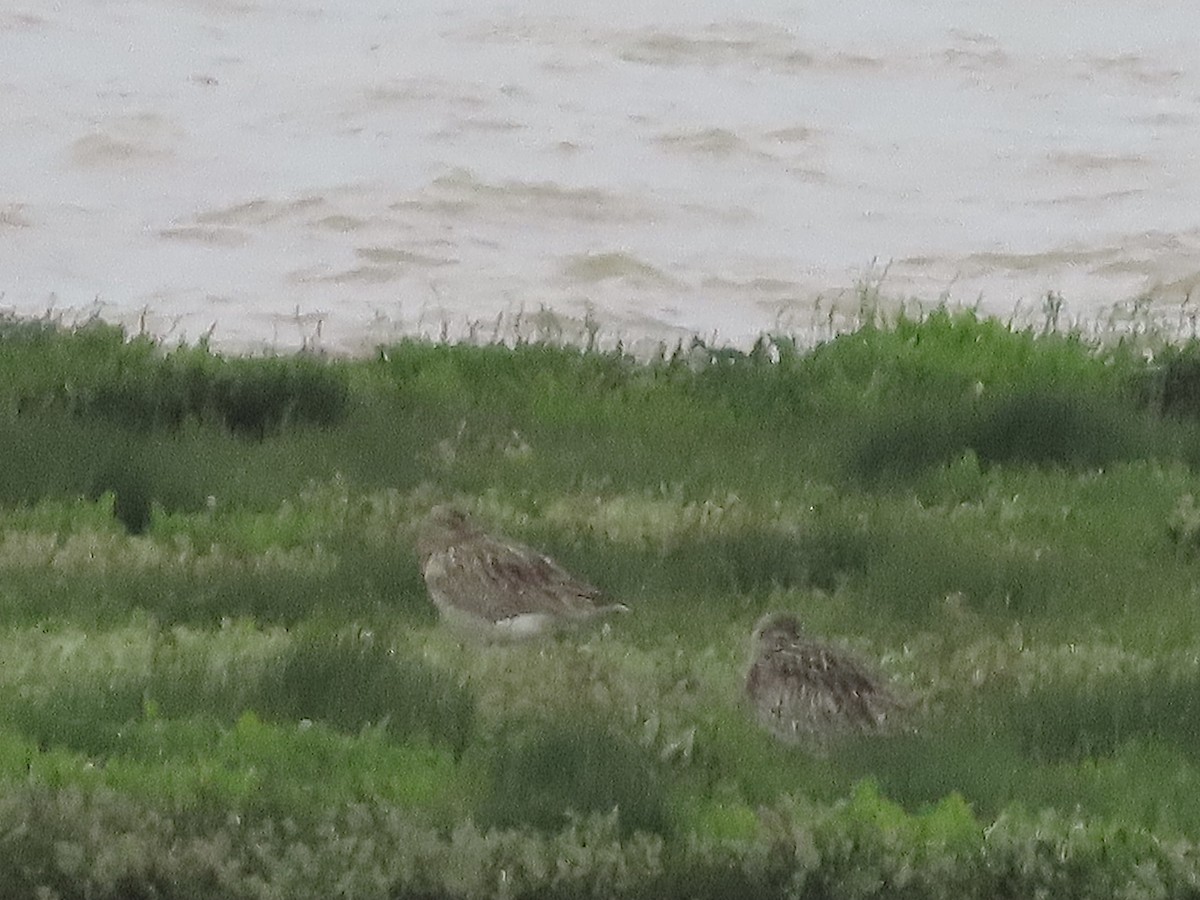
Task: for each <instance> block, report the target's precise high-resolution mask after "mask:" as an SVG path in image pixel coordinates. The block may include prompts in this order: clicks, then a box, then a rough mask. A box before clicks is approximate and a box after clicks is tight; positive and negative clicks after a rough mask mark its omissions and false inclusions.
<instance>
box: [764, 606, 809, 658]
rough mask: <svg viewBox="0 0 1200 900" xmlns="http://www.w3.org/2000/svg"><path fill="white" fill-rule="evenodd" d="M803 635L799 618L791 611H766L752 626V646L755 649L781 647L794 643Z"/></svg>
mask: <svg viewBox="0 0 1200 900" xmlns="http://www.w3.org/2000/svg"><path fill="white" fill-rule="evenodd" d="M803 635H804V629H803V628H801V627H800V620H799V619H798V618H796V616H795V615H793V614H792V613H789V612H776V613H768V614H767V615H765V616H763V617H762V618H761V619H759V620H758V623H757V624H756V625H755V626H754V646H755V649H756V650H775V649H781V648H783V647H787V646H789V645H791V644H794V643H795V642H796V641H798V640H800V639H801V638H802V637H803Z"/></svg>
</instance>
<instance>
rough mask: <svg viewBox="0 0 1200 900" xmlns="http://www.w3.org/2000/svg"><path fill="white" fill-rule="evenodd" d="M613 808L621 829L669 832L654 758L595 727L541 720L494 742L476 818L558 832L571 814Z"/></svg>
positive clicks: (504, 825) (488, 822) (626, 832)
mask: <svg viewBox="0 0 1200 900" xmlns="http://www.w3.org/2000/svg"><path fill="white" fill-rule="evenodd" d="M613 810H616V813H617V816H618V822H619V826H620V831H621V833H622V834H624V835H629V834H632V833H634V832H635V831H644V832H651V833H655V834H664V833H667V832H668V831H669V828H670V823H669V818H668V815H667V801H666V794H665V791H664V788H663V785H662V783H661V781H660V779H659V776H658V773H657V771H656V769H655V766H654V764H653V763H652V761H651V757H649V755H648V754H647V753H646V751H644V750H641V749H640V748H638V747H635V746H633V745H632V744H630V743H629V742H628V741H626V740H625V739H623V738H619V737H617V736H615V735H613V734H610V733H609V732H608V731H607V730H606V729H605V728H604V727H602V726H600V725H596V724H585V723H557V724H544V725H539V726H536V727H534V728H532V729H530V730H528V731H514V732H510V733H509V734H508V735H507V736H506V738H505V740H504V741H503V742H502V744H501V745H500V746H499V747H498V748H497V750H496V752H495V756H494V759H493V761H492V787H491V791H490V794H489V795H488V797H487V798H486V799H485V801H484V803H483V805H482V807H481V808H480V810H479V821H480V823H481V824H483V825H485V826H497V827H502V828H512V827H521V826H528V827H532V828H536V829H539V830H541V831H558V830H560V829H562V828H563V827H564V826H565V825H566V824H567V823H568V822H569V821H570V820H571V817H572V815H578V816H586V815H588V814H590V813H600V814H608V813H611V812H612V811H613Z"/></svg>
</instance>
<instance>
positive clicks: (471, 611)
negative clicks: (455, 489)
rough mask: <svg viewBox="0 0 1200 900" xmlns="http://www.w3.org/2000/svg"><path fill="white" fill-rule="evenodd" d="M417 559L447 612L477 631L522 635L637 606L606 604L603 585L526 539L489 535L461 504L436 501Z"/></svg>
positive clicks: (499, 636) (456, 623) (498, 636)
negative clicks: (456, 506)
mask: <svg viewBox="0 0 1200 900" xmlns="http://www.w3.org/2000/svg"><path fill="white" fill-rule="evenodd" d="M417 557H418V560H419V562H420V566H421V574H422V575H423V576H424V578H425V584H426V586H427V587H428V588H429V596H430V598H432V600H433V603H434V605H435V606H436V607H437V608H438V612H440V613H441V615H442V618H443V619H444V620H445V621H446V622H447V623H449V624H450V625H452V626H453V627H455V628H457V629H459V630H460V631H465V632H468V633H470V634H472V635H473V636H476V637H483V638H486V639H489V640H520V639H522V638H530V637H536V636H537V635H541V634H547V633H552V632H555V631H561V630H563V629H566V628H571V627H574V626H577V625H582V624H584V623H586V622H590V621H593V620H595V619H597V618H599V617H601V616H605V615H607V614H609V613H615V612H628V611H629V608H628V607H627V606H625V605H623V604H621V603H609V604H605V603H603V602H602V601H603V599H604V597H603V594H602V593H601V592H600V590H599V588H596V587H593V586H592V585H590V584H588V583H587V582H584V581H580V580H579V579H577V578H575V577H574V576H572V575H571V574H570V573H568V572H567V571H566V570H565V569H563V568H562V567H561V566H560V565H558V563H556V562H555V561H554V560H552V559H551V558H550V557H548V556H545V555H544V554H542V553H539V552H538V551H536V550H534V549H532V548H530V547H526V546H525V545H524V544H519V543H517V542H516V541H512V540H509V539H508V538H506V537H502V536H500V535H491V534H488V533H487V532H485V531H484V530H483V529H482V528H480V527H479V526H477V525H476V524H475V523H474V522H472V521H471V519H470V518H469V517H468V516H467V515H466V514H465V513H463V512H461V511H460V510H457V509H454V508H453V507H449V506H435V507H434V508H433V509H432V510H431V511H430V513H429V515H428V516H426V517H425V521H424V522H423V523H422V525H421V530H420V534H419V536H418V539H417Z"/></svg>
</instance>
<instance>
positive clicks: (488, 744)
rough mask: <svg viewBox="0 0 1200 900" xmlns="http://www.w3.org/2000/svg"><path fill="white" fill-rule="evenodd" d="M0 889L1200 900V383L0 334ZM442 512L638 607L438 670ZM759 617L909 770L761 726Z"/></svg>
mask: <svg viewBox="0 0 1200 900" xmlns="http://www.w3.org/2000/svg"><path fill="white" fill-rule="evenodd" d="M0 460H3V461H4V462H3V465H0V682H2V683H0V810H2V813H0V841H2V842H3V844H4V847H5V850H4V852H3V853H0V883H3V884H4V885H6V889H7V890H8V891H10V892H12V895H13V896H17V895H23V896H34V895H35V894H36V893H37V891H39V890H40V891H41V892H42V893H41V895H42V896H47V897H52V896H53V897H84V896H86V897H92V898H98V897H113V898H116V897H128V896H145V897H150V896H154V897H197V896H216V895H220V896H223V897H246V898H251V897H255V898H257V897H284V896H286V897H314V898H317V897H320V898H326V897H334V896H339V897H363V898H367V897H410V896H421V897H491V896H511V897H533V896H537V897H558V896H563V897H566V896H578V895H585V896H597V897H618V896H619V897H723V896H730V897H734V896H737V897H743V896H757V897H775V896H778V897H785V896H786V897H812V898H824V897H955V898H959V897H989V898H994V897H1014V898H1015V897H1026V896H1034V895H1041V896H1055V897H1092V896H1117V895H1120V896H1129V897H1137V896H1145V897H1162V896H1176V895H1187V894H1189V892H1194V890H1195V885H1196V884H1197V883H1200V591H1198V589H1197V576H1198V575H1200V569H1198V567H1200V507H1198V506H1197V502H1196V499H1195V498H1196V497H1197V496H1198V495H1200V344H1197V343H1195V342H1192V343H1187V344H1178V345H1167V344H1165V343H1163V342H1161V341H1159V340H1158V339H1157V338H1155V337H1153V336H1147V335H1145V334H1141V335H1133V336H1126V337H1125V338H1123V339H1121V340H1115V339H1114V340H1111V341H1108V342H1103V341H1099V340H1092V339H1084V338H1083V337H1081V336H1079V335H1077V334H1069V333H1060V332H1057V331H1054V330H1052V329H1040V330H1034V329H1018V328H1013V327H1010V326H1009V325H1007V324H1005V323H1003V322H999V321H996V320H993V319H983V318H979V317H977V316H975V315H973V314H971V313H969V312H962V313H949V312H945V311H938V312H933V313H930V314H928V315H925V316H922V317H920V318H919V319H909V318H905V317H903V316H900V317H897V318H893V319H891V320H889V321H880V320H878V319H876V318H874V317H869V318H867V319H865V320H864V321H863V322H862V324H861V325H860V327H859V328H858V329H857V330H855V331H854V332H852V333H849V334H845V335H842V336H840V337H837V338H836V339H833V340H830V341H828V342H827V343H824V344H822V345H820V346H818V347H816V348H815V349H805V348H801V347H798V346H796V345H794V344H793V343H791V342H789V341H788V340H786V339H784V338H782V337H779V338H774V339H765V338H764V339H763V340H762V341H760V343H759V344H758V345H757V346H756V347H755V348H754V349H753V350H751V351H749V352H746V353H742V352H737V351H733V350H729V349H722V348H713V347H708V346H705V345H704V344H702V343H696V344H695V345H693V346H691V347H686V346H685V347H680V348H677V349H670V348H668V349H666V350H664V352H663V353H662V354H661V356H659V357H658V358H656V359H651V360H634V359H632V358H630V357H628V356H626V355H624V354H622V353H620V352H600V351H598V350H587V351H584V350H580V349H579V348H573V347H562V346H554V345H551V344H548V343H539V342H528V343H520V344H518V345H517V346H499V345H489V346H468V345H453V346H450V345H439V344H434V343H428V342H405V343H400V344H396V345H393V346H389V347H386V348H382V349H381V350H380V351H379V353H378V354H377V355H375V356H374V357H372V358H370V359H361V360H353V361H348V360H332V361H331V360H324V359H320V358H314V357H311V356H297V357H290V358H265V359H254V358H239V359H227V358H223V357H221V356H218V355H215V354H212V353H210V352H209V351H208V349H207V348H206V347H204V346H198V347H182V348H174V349H172V348H164V347H159V346H155V345H154V344H153V343H151V342H149V341H147V340H145V339H141V338H134V339H129V338H128V337H127V336H126V335H124V334H123V333H122V332H120V331H119V330H116V329H114V328H111V327H109V326H106V325H103V324H100V323H90V324H87V325H84V326H81V327H77V328H73V329H64V328H61V327H59V326H58V325H57V324H56V323H53V322H46V321H29V320H6V321H3V322H2V323H0ZM442 502H453V503H455V504H457V505H458V506H460V507H462V508H463V509H466V510H467V511H469V512H470V513H471V514H472V515H473V516H475V517H478V518H479V519H480V520H481V521H485V522H488V523H490V524H491V525H494V526H495V527H496V528H498V529H499V530H501V531H502V532H504V533H507V534H510V535H512V536H514V537H515V538H518V539H520V540H522V541H526V542H528V543H529V544H530V545H532V546H536V547H539V548H541V549H544V550H545V551H546V552H549V553H552V554H553V556H554V557H555V558H556V559H557V560H559V561H560V562H561V563H562V564H563V565H564V566H566V567H568V568H569V569H570V571H572V572H576V573H579V574H580V575H581V576H583V577H585V578H587V579H588V580H589V581H592V582H595V583H597V584H599V585H601V586H602V587H603V588H604V590H605V592H606V593H607V594H608V595H609V596H611V597H613V598H615V599H618V600H620V601H621V602H624V603H626V604H627V605H628V606H629V607H631V609H632V612H631V613H630V614H629V615H626V616H621V617H619V618H618V619H616V620H613V621H612V622H611V625H610V627H609V628H606V629H602V630H598V631H596V632H595V633H593V634H589V635H584V636H580V637H575V638H570V639H563V640H548V641H542V642H536V643H531V644H522V645H503V644H497V645H488V644H485V645H478V644H471V643H466V644H464V643H462V642H461V641H460V638H459V637H458V636H457V635H456V634H454V633H453V632H450V631H448V630H447V629H445V628H444V627H442V626H440V625H439V624H438V622H437V617H436V612H435V610H434V607H433V605H432V604H431V602H430V600H429V597H428V595H427V593H426V590H425V586H424V584H423V583H422V581H421V578H420V575H419V573H418V570H417V565H416V559H415V553H414V538H415V529H416V527H417V524H418V522H419V521H420V519H421V517H422V516H423V515H424V514H425V513H426V512H427V511H428V510H429V509H430V508H431V507H432V506H434V505H435V504H437V503H442ZM771 610H792V611H795V612H796V613H797V614H798V615H799V617H800V618H801V620H802V622H803V623H804V625H805V627H806V628H807V629H809V630H811V631H812V632H813V633H815V634H819V635H821V636H822V637H823V638H825V639H828V640H831V641H834V642H837V643H839V644H840V645H841V646H844V647H846V648H847V649H849V650H851V651H852V652H853V653H854V654H855V655H856V656H857V657H859V658H862V659H867V660H870V661H871V664H872V666H878V668H879V669H880V670H881V671H882V672H883V673H884V674H885V675H886V677H887V678H888V679H889V680H890V682H891V683H892V684H894V685H895V687H896V689H897V690H898V691H902V692H903V693H904V694H905V695H908V696H912V697H914V698H916V700H915V702H916V703H917V705H918V707H919V709H918V710H916V713H918V714H919V722H920V725H919V727H917V728H915V729H911V730H909V729H906V730H903V731H901V732H898V733H895V734H885V735H875V734H871V735H861V734H856V733H849V734H847V735H845V736H844V737H842V738H840V739H839V743H838V746H837V747H836V752H831V753H825V754H819V755H818V754H811V753H807V752H805V751H804V750H803V749H802V748H797V747H793V746H785V745H783V744H781V743H778V742H776V741H775V740H774V739H773V738H772V736H771V735H770V734H768V733H767V732H766V731H765V730H763V729H760V728H759V727H757V726H756V724H755V722H754V717H753V715H751V714H750V713H749V712H748V711H747V710H746V709H745V708H743V706H742V705H741V701H740V697H741V680H742V677H743V674H744V670H745V664H746V659H747V653H748V651H749V639H750V631H751V628H752V627H753V625H754V623H755V621H756V620H758V619H759V618H760V616H762V615H763V614H764V613H766V612H768V611H771Z"/></svg>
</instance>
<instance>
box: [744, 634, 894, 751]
mask: <svg viewBox="0 0 1200 900" xmlns="http://www.w3.org/2000/svg"><path fill="white" fill-rule="evenodd" d="M752 647H753V649H752V652H751V660H750V667H749V669H748V670H747V672H746V679H745V693H746V698H747V699H748V700H749V702H750V704H751V705H752V707H753V710H754V713H755V715H756V718H757V719H758V722H759V724H761V725H762V726H763V727H764V728H765V729H766V730H767V731H769V732H770V733H771V734H772V735H774V736H775V737H776V738H778V739H779V740H781V741H783V742H784V743H788V744H807V745H809V746H810V747H811V748H812V749H814V750H818V751H820V750H823V749H824V747H825V744H826V742H827V741H828V740H829V739H830V738H831V737H834V736H837V735H845V734H872V733H874V734H879V733H884V732H887V731H890V730H891V729H892V727H893V726H894V725H895V724H896V721H897V719H898V718H900V716H899V714H900V713H901V711H902V710H903V709H905V708H906V706H907V703H906V701H905V700H903V699H902V698H901V697H899V696H898V695H897V694H896V692H895V691H893V690H892V689H891V688H890V687H889V686H888V684H887V682H886V680H885V679H884V678H883V677H882V676H881V675H879V674H878V673H876V672H874V671H872V670H871V669H870V668H869V667H868V666H867V665H866V664H865V663H862V662H860V661H859V660H858V659H856V658H855V657H854V656H853V655H851V654H850V653H847V652H846V651H844V650H840V649H838V648H836V647H833V646H830V645H828V644H825V643H822V642H821V641H819V640H816V639H815V638H812V637H810V636H808V635H807V634H805V632H804V630H803V628H802V627H801V624H800V620H799V619H798V618H797V617H796V616H795V615H793V614H792V613H789V612H778V613H768V614H767V615H765V616H763V617H762V618H761V619H759V620H758V623H757V624H756V625H755V626H754V635H753V638H752Z"/></svg>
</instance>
